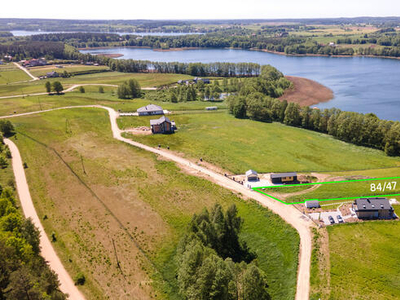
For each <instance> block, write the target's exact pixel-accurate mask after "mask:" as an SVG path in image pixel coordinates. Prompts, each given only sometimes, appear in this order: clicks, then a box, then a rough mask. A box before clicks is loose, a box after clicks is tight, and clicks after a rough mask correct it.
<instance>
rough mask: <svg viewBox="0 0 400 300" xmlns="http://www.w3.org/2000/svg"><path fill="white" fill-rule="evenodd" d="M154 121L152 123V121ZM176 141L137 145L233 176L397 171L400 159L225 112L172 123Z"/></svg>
mask: <svg viewBox="0 0 400 300" xmlns="http://www.w3.org/2000/svg"><path fill="white" fill-rule="evenodd" d="M153 118H154V117H153ZM169 118H170V119H171V120H174V121H175V122H176V124H177V127H178V131H177V132H176V133H175V134H173V135H151V136H143V137H139V136H134V137H132V138H133V139H134V140H137V141H140V142H143V143H146V144H149V145H152V146H157V145H158V144H161V145H162V146H169V147H170V149H171V150H173V151H178V152H181V153H184V154H185V155H186V156H187V157H191V158H194V159H199V158H200V157H202V158H203V159H204V160H205V161H207V162H210V163H212V164H216V165H218V166H220V167H222V168H224V169H226V170H228V171H230V172H233V173H236V174H238V173H240V174H243V173H244V172H245V171H246V170H248V169H254V170H256V171H257V172H260V173H267V172H289V171H297V172H310V171H340V170H354V169H372V168H381V167H389V166H399V165H400V160H399V158H393V157H388V156H386V155H385V154H384V153H383V152H382V151H378V150H374V149H370V148H365V147H359V146H355V145H351V144H347V143H344V142H341V141H338V140H335V139H334V138H332V137H330V136H328V135H325V134H320V133H316V132H312V131H307V130H304V129H300V128H294V127H289V126H285V125H283V124H280V123H271V124H267V123H262V122H255V121H251V120H240V119H235V118H234V117H233V116H231V115H229V114H228V113H227V112H220V113H209V114H184V115H171V116H170V117H169ZM149 119H151V117H124V118H120V119H119V120H118V123H119V125H120V127H121V128H129V127H136V126H143V125H145V126H149Z"/></svg>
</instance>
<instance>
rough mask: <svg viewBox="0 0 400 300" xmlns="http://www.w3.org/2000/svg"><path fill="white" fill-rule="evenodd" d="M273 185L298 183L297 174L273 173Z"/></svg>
mask: <svg viewBox="0 0 400 300" xmlns="http://www.w3.org/2000/svg"><path fill="white" fill-rule="evenodd" d="M271 181H272V183H275V184H277V183H297V173H296V172H290V173H275V174H274V173H273V174H271Z"/></svg>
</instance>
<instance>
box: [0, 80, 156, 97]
mask: <svg viewBox="0 0 400 300" xmlns="http://www.w3.org/2000/svg"><path fill="white" fill-rule="evenodd" d="M89 85H95V86H111V87H118V85H115V84H106V83H84V84H73V85H72V86H71V87H69V88H67V89H65V90H63V91H62V93H68V92H72V91H73V90H74V89H76V88H77V87H80V86H89ZM141 89H142V90H143V91H155V90H157V88H156V87H144V88H141ZM47 94H48V93H33V94H23V95H10V96H1V97H0V99H9V98H21V97H28V96H41V95H47Z"/></svg>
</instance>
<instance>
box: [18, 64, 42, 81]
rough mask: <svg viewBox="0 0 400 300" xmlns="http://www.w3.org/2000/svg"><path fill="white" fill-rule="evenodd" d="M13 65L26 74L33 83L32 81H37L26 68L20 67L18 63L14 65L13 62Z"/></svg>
mask: <svg viewBox="0 0 400 300" xmlns="http://www.w3.org/2000/svg"><path fill="white" fill-rule="evenodd" d="M14 65H16V66H17V67H18V68H19V69H21V70H22V71H24V72H25V73H26V74H28V75H29V77H31V78H32V81H34V80H39V78H38V77H36V76H33V75H32V73H31V72H29V71H28V70H27V69H26V68H24V67H23V66H21V65H20V64H19V63H16V62H15V63H14Z"/></svg>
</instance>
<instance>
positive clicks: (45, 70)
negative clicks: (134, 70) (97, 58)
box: [29, 64, 110, 77]
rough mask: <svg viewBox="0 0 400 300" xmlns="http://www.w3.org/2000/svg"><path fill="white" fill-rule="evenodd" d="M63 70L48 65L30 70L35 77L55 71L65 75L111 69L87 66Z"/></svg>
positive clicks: (66, 67) (64, 66) (74, 66)
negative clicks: (65, 72) (66, 73)
mask: <svg viewBox="0 0 400 300" xmlns="http://www.w3.org/2000/svg"><path fill="white" fill-rule="evenodd" d="M61 66H62V68H57V67H56V66H55V65H47V66H41V67H33V68H29V72H31V73H32V75H34V76H37V77H39V76H42V75H46V74H47V73H48V72H51V71H55V72H57V73H63V72H64V71H67V72H68V73H72V72H82V71H107V70H109V69H110V68H109V67H107V66H85V65H73V64H71V65H70V64H68V65H61Z"/></svg>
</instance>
